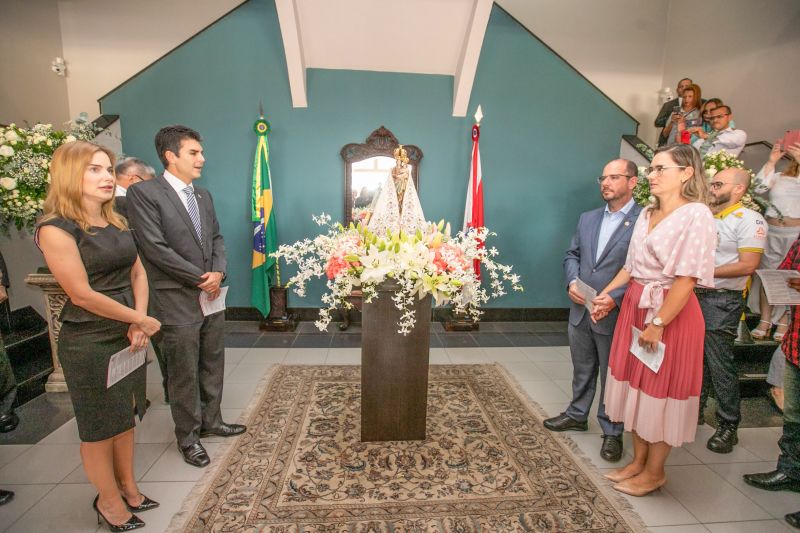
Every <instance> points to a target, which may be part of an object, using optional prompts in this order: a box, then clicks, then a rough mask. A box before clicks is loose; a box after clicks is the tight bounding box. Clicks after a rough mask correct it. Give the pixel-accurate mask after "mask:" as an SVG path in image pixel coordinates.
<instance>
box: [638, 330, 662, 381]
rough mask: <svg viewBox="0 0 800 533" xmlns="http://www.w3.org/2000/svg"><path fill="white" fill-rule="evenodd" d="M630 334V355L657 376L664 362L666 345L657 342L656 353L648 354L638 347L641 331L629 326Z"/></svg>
mask: <svg viewBox="0 0 800 533" xmlns="http://www.w3.org/2000/svg"><path fill="white" fill-rule="evenodd" d="M631 332H632V333H633V335H631V353H632V354H633V355H635V356H636V358H637V359H638V360H639V361H641V362H642V363H644V364H645V366H646V367H647V368H649V369H650V370H652V371H653V372H655V373H656V374H658V370H659V369H660V368H661V363H663V362H664V351H665V350H666V348H667V347H666V345H665V344H664V343H663V342H660V341H659V343H658V347H657V349H656V351H654V352H648V351H647V350H645V349H644V348H642V347H641V346H639V335H641V334H642V330H640V329H638V328H637V327H636V326H631Z"/></svg>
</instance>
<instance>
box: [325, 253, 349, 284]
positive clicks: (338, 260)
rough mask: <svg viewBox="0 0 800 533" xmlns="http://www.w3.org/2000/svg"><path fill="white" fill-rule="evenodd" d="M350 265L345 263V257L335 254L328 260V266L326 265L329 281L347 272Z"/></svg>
mask: <svg viewBox="0 0 800 533" xmlns="http://www.w3.org/2000/svg"><path fill="white" fill-rule="evenodd" d="M349 265H350V264H349V263H348V262H347V261H345V259H344V257H343V256H342V255H339V254H333V255H332V256H331V257H330V258H329V259H328V264H327V265H325V273H326V274H327V275H328V279H333V278H335V277H336V276H338V275H339V274H340V273H341V272H342V271H343V270H347V267H348V266H349Z"/></svg>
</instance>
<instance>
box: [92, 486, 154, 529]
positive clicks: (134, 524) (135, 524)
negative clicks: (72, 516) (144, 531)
mask: <svg viewBox="0 0 800 533" xmlns="http://www.w3.org/2000/svg"><path fill="white" fill-rule="evenodd" d="M99 499H100V495H99V494H98V495H97V496H95V498H94V501H93V502H92V507H93V508H94V510H95V512H97V523H98V524H99V523H100V519H101V518H102V519H103V522H105V523H106V525H107V526H108V529H109V530H110V531H131V530H133V529H139V528H140V527H144V522H142V521H141V520H140V519H139V517H138V516H136V515H135V514H132V515H131V517H130V518H128V521H127V522H125V523H124V524H112V523H111V522H109V521H108V518H106V515H104V514H103V513H101V512H100V509H98V507H97V500H99Z"/></svg>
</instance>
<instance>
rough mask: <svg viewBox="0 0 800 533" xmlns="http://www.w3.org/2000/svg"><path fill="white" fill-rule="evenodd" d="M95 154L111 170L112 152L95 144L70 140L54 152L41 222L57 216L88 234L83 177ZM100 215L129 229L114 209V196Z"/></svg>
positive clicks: (112, 163)
mask: <svg viewBox="0 0 800 533" xmlns="http://www.w3.org/2000/svg"><path fill="white" fill-rule="evenodd" d="M97 152H103V153H104V154H106V155H107V156H108V158H109V160H111V167H112V168H113V167H114V153H113V152H111V151H110V150H109V149H108V148H105V147H103V146H100V145H97V144H94V143H90V142H86V141H73V142H69V143H64V144H62V145H61V146H59V147H58V148H57V149H56V151H55V152H54V153H53V159H52V161H51V162H50V187H49V189H48V190H47V197H46V198H45V200H44V215H42V218H41V220H42V221H45V220H50V219H52V218H56V217H60V218H64V219H66V220H71V221H72V222H75V223H76V224H77V225H78V226H79V227H80V228H81V229H82V230H83V231H85V232H89V228H90V227H91V224H90V223H89V219H88V217H87V215H86V212H85V211H84V210H83V203H82V199H83V176H84V174H85V173H86V169H87V168H89V163H91V162H92V157H94V154H96V153H97ZM102 214H103V218H104V219H105V220H106V221H107V222H108V223H109V224H111V225H112V226H115V227H117V228H119V229H121V230H127V229H128V224H127V222H126V221H125V219H124V218H123V217H122V215H120V214H119V213H117V212H116V211H115V210H114V198H113V197H112V198H111V199H110V200H109V201H107V202H105V203H104V204H103V207H102Z"/></svg>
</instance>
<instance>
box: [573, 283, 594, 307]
mask: <svg viewBox="0 0 800 533" xmlns="http://www.w3.org/2000/svg"><path fill="white" fill-rule="evenodd" d="M575 288H576V289H578V292H579V293H581V296H583V300H584V304H583V305H584V307H586V309H588V310H589V312H590V313H591V312H592V311H594V304H592V300H594V299H595V298H597V291H596V290H594V289H593V288H591V287H590V286H589V285H587V284H586V283H585V282H584V281H583V280H582V279H581V278H578V279H576V280H575Z"/></svg>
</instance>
